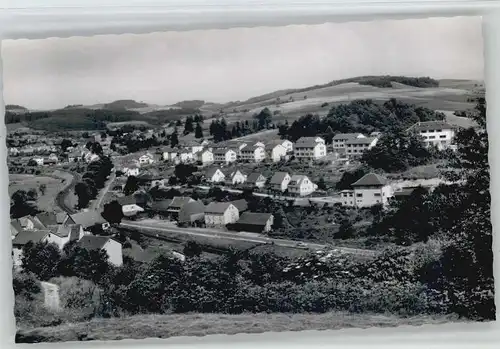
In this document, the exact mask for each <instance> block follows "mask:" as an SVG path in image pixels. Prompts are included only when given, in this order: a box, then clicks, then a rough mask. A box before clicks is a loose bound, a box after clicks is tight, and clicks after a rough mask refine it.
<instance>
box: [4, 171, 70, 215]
mask: <svg viewBox="0 0 500 349" xmlns="http://www.w3.org/2000/svg"><path fill="white" fill-rule="evenodd" d="M42 184H44V185H45V186H46V189H45V193H44V194H43V195H42V193H41V192H40V186H41V185H42ZM65 184H66V181H65V180H63V179H56V178H53V177H48V176H34V175H27V174H9V196H10V195H12V194H13V193H14V192H16V191H17V190H20V189H23V190H26V191H27V190H30V189H35V190H36V191H37V193H38V200H37V204H38V208H39V209H40V210H42V211H48V212H51V211H56V212H60V211H61V209H60V208H59V207H58V206H56V205H55V203H54V199H55V197H56V195H57V193H59V191H61V190H62V189H63V187H64V186H65Z"/></svg>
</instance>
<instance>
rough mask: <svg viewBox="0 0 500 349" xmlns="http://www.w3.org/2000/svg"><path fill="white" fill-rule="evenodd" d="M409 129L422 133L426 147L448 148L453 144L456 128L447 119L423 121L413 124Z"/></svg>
mask: <svg viewBox="0 0 500 349" xmlns="http://www.w3.org/2000/svg"><path fill="white" fill-rule="evenodd" d="M408 131H410V132H413V133H415V134H418V135H420V136H421V137H422V138H423V142H424V144H425V146H426V147H430V146H435V147H437V148H438V149H440V150H442V149H447V148H450V147H451V146H452V145H453V138H454V137H455V128H454V127H453V126H451V125H450V124H448V123H447V122H445V121H423V122H417V123H416V124H415V125H413V126H411V127H410V128H409V129H408Z"/></svg>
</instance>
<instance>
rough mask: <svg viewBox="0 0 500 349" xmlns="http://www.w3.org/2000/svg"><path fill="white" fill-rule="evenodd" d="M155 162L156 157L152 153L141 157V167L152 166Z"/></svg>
mask: <svg viewBox="0 0 500 349" xmlns="http://www.w3.org/2000/svg"><path fill="white" fill-rule="evenodd" d="M154 162H155V159H154V156H153V154H151V153H146V154H143V155H141V156H140V157H139V164H140V165H151V164H152V163H154Z"/></svg>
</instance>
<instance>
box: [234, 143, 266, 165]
mask: <svg viewBox="0 0 500 349" xmlns="http://www.w3.org/2000/svg"><path fill="white" fill-rule="evenodd" d="M265 158H266V151H265V149H264V147H263V146H260V145H252V146H248V147H244V148H243V149H241V151H240V159H241V160H243V161H249V162H261V161H263V160H264V159H265Z"/></svg>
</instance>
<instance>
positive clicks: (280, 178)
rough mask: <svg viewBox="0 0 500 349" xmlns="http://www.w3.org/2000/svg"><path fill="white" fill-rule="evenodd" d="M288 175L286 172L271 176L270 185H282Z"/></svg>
mask: <svg viewBox="0 0 500 349" xmlns="http://www.w3.org/2000/svg"><path fill="white" fill-rule="evenodd" d="M287 175H288V173H287V172H276V173H275V174H273V176H272V177H271V181H270V183H271V184H281V183H283V180H284V179H285V177H286V176H287Z"/></svg>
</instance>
